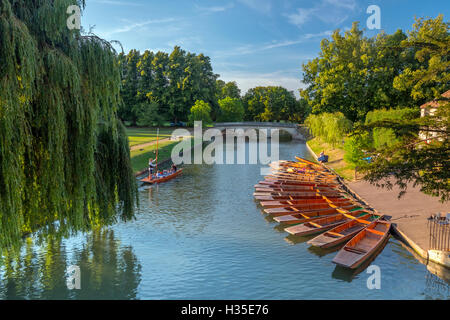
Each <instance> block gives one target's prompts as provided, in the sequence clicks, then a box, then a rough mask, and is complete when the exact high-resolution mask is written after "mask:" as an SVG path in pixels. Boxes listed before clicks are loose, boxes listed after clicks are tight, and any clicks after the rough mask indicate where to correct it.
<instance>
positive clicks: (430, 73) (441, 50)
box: [360, 16, 450, 201]
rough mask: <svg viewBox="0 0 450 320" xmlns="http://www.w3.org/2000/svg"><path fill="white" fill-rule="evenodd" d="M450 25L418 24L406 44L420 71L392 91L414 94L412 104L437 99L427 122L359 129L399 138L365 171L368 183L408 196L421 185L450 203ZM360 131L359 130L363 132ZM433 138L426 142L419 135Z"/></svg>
mask: <svg viewBox="0 0 450 320" xmlns="http://www.w3.org/2000/svg"><path fill="white" fill-rule="evenodd" d="M449 42H450V34H449V24H448V23H444V22H443V17H442V16H438V17H437V18H436V19H427V20H424V19H418V20H417V22H416V24H415V25H414V30H413V31H411V32H410V33H409V37H408V39H407V40H406V41H404V42H403V43H402V46H403V47H404V48H405V50H409V51H414V52H415V58H416V67H415V68H407V69H405V71H404V72H403V73H402V74H401V75H399V76H398V78H396V79H395V81H394V86H396V87H398V88H399V89H401V90H405V91H408V90H410V92H411V99H412V101H415V103H412V104H416V105H417V104H420V103H422V102H424V101H426V100H424V98H425V99H430V98H433V97H435V98H438V99H437V100H436V101H435V104H436V103H438V104H439V105H440V106H439V107H438V108H437V110H436V111H435V112H434V113H429V114H427V115H425V116H423V117H420V118H415V117H411V118H408V117H401V118H397V119H395V118H394V119H388V120H383V119H376V121H369V123H367V124H366V126H365V127H363V128H361V130H363V131H366V130H373V131H376V130H390V132H393V133H394V135H395V136H396V138H397V139H396V142H395V143H393V144H382V143H381V146H379V147H378V149H377V150H376V153H377V155H378V156H377V157H376V158H375V159H376V160H375V161H374V162H373V163H372V164H370V165H367V166H365V167H364V168H363V169H364V172H365V174H366V175H365V179H366V180H368V181H370V182H371V183H374V184H377V185H379V186H383V187H387V188H391V187H392V185H393V184H396V185H398V186H399V187H400V189H401V190H402V191H401V193H400V196H401V195H402V194H403V193H404V192H405V190H406V188H407V186H408V183H410V182H411V183H412V184H413V185H414V186H419V187H420V189H421V190H422V191H423V192H425V193H427V194H430V195H433V196H438V197H440V199H441V201H448V199H449V197H450V193H449V192H450V161H449V159H450V146H449V129H448V128H450V122H449V121H450V103H449V97H448V94H446V95H445V96H441V94H442V93H444V91H446V90H448V89H449V74H448V69H449V61H450V59H449V58H450V55H449V50H450V46H449ZM360 132H361V131H360ZM420 132H421V133H422V134H426V135H429V136H430V137H429V138H428V139H426V141H424V140H422V138H421V136H420V134H419V133H420Z"/></svg>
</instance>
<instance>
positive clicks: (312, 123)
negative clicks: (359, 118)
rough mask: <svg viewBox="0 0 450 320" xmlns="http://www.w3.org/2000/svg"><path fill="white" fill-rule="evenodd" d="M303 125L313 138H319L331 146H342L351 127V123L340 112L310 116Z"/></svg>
mask: <svg viewBox="0 0 450 320" xmlns="http://www.w3.org/2000/svg"><path fill="white" fill-rule="evenodd" d="M305 124H306V125H307V126H308V128H309V130H310V131H311V133H312V135H313V136H315V137H319V138H321V139H322V140H323V141H325V142H327V143H330V144H331V145H333V146H336V145H338V144H342V141H343V140H344V138H345V137H346V136H347V134H348V133H349V132H351V130H352V127H353V123H352V122H351V121H350V120H348V119H347V118H346V117H345V116H344V114H343V113H341V112H334V113H328V112H323V113H321V114H311V115H309V116H308V118H306V120H305Z"/></svg>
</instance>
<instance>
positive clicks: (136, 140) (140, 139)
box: [126, 128, 176, 147]
mask: <svg viewBox="0 0 450 320" xmlns="http://www.w3.org/2000/svg"><path fill="white" fill-rule="evenodd" d="M175 129H176V128H160V129H159V138H160V139H165V138H170V136H171V135H172V132H173V131H174V130H175ZM126 132H127V136H128V140H129V142H130V147H132V146H136V145H138V144H143V143H147V142H152V141H155V140H156V128H127V129H126Z"/></svg>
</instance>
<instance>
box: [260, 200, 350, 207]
mask: <svg viewBox="0 0 450 320" xmlns="http://www.w3.org/2000/svg"><path fill="white" fill-rule="evenodd" d="M331 201H332V202H333V203H334V204H339V203H342V202H346V201H348V199H347V198H334V199H332V200H331ZM322 203H328V202H327V200H325V199H301V200H273V201H261V203H260V205H261V206H262V207H264V208H267V209H270V208H283V207H288V206H297V205H306V204H322Z"/></svg>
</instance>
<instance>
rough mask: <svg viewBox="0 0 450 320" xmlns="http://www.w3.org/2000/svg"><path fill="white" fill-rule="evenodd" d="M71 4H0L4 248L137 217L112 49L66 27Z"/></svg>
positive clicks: (5, 0)
mask: <svg viewBox="0 0 450 320" xmlns="http://www.w3.org/2000/svg"><path fill="white" fill-rule="evenodd" d="M70 5H82V3H80V2H77V1H74V0H61V1H52V0H40V1H25V0H19V1H17V0H0V234H1V237H0V246H7V245H12V244H14V243H16V242H17V241H18V240H19V239H21V237H22V235H23V234H24V233H26V232H34V231H37V230H39V233H40V234H43V235H45V234H48V233H50V232H56V233H61V234H67V233H69V232H75V231H78V230H87V229H89V228H90V227H92V226H95V225H99V224H107V223H111V222H113V221H115V219H116V218H117V212H120V213H121V215H120V217H121V218H122V219H129V218H132V217H133V209H134V205H135V200H137V198H136V197H137V192H136V185H135V179H134V177H133V172H132V169H131V166H130V154H129V152H130V151H129V146H128V139H127V137H126V135H125V132H124V128H123V126H122V124H121V122H120V121H119V120H118V117H117V114H116V112H117V109H118V106H119V101H120V72H119V68H118V58H117V55H116V53H115V52H114V50H113V48H112V47H111V45H110V44H109V43H108V42H106V41H104V40H102V39H100V38H98V37H96V36H94V35H87V36H83V35H82V34H81V33H80V31H79V30H76V29H75V30H69V29H68V28H67V24H66V19H67V14H66V11H67V8H68V6H70Z"/></svg>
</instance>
